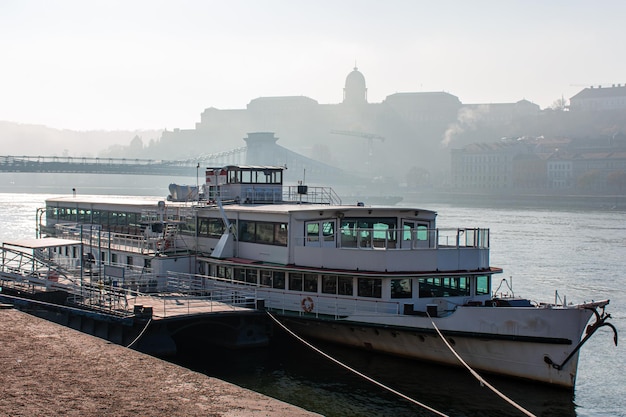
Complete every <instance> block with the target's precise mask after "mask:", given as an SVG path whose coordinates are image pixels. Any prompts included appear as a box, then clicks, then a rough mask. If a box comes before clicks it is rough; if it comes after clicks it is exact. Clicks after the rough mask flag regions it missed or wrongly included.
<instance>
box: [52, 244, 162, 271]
mask: <svg viewBox="0 0 626 417" xmlns="http://www.w3.org/2000/svg"><path fill="white" fill-rule="evenodd" d="M52 251H53V253H58V254H59V255H65V256H66V257H68V258H69V257H71V258H74V259H76V258H79V256H80V255H79V253H80V248H79V247H78V246H59V247H55V248H52ZM107 255H108V256H107ZM83 257H84V258H83V262H89V263H93V262H95V258H94V255H93V254H92V253H85V254H83ZM150 261H151V260H150V259H149V258H146V259H144V260H143V267H144V268H151V267H152V265H151V264H152V262H150ZM100 262H110V263H111V264H118V263H121V262H124V265H126V266H129V267H131V266H133V265H135V258H134V257H133V256H130V255H127V256H126V257H122V256H118V254H117V253H115V252H111V253H110V254H109V253H108V252H104V251H103V252H100Z"/></svg>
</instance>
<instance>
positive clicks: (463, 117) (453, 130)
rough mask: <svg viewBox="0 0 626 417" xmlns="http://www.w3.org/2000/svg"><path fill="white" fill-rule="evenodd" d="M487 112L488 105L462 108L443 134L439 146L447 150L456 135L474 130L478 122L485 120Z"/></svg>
mask: <svg viewBox="0 0 626 417" xmlns="http://www.w3.org/2000/svg"><path fill="white" fill-rule="evenodd" d="M489 110H490V108H489V105H488V104H479V105H477V106H472V107H462V108H461V109H460V110H459V112H458V113H457V117H456V121H455V122H454V123H451V124H450V126H448V128H447V129H446V131H445V133H444V134H443V139H442V141H441V144H442V145H443V146H444V147H446V148H447V147H448V146H450V144H451V143H452V141H454V139H455V137H457V136H458V135H460V134H462V133H463V132H466V131H468V130H475V129H476V126H477V125H478V122H479V121H481V120H482V119H484V118H485V116H486V115H487V114H488V113H489Z"/></svg>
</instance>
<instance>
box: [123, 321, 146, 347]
mask: <svg viewBox="0 0 626 417" xmlns="http://www.w3.org/2000/svg"><path fill="white" fill-rule="evenodd" d="M150 323H152V318H150V320H148V322H147V323H146V327H144V328H143V330H142V331H141V333H139V336H137V337H136V338H135V340H133V341H132V342H130V345H128V346H126V347H127V348H130V347H131V346H132V345H134V344H135V343H137V340H139V338H140V337H141V336H143V334H144V333H145V332H146V330H148V326H149V325H150Z"/></svg>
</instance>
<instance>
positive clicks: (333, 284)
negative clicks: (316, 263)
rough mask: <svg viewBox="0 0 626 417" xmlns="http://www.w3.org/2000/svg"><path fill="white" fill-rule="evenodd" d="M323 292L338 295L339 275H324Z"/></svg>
mask: <svg viewBox="0 0 626 417" xmlns="http://www.w3.org/2000/svg"><path fill="white" fill-rule="evenodd" d="M322 292H323V293H324V294H337V275H322Z"/></svg>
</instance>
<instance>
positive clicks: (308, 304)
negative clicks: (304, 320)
mask: <svg viewBox="0 0 626 417" xmlns="http://www.w3.org/2000/svg"><path fill="white" fill-rule="evenodd" d="M300 305H301V306H302V310H303V311H304V312H305V313H310V312H311V311H313V307H315V303H314V302H313V299H312V298H311V297H305V298H303V299H302V302H301V303H300Z"/></svg>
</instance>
